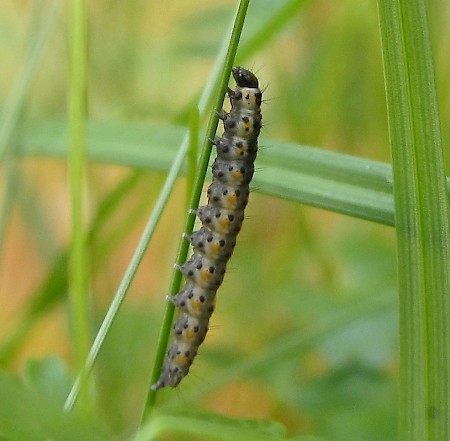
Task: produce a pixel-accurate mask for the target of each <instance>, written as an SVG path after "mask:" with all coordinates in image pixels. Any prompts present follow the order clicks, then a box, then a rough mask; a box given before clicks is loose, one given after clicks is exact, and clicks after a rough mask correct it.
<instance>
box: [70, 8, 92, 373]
mask: <svg viewBox="0 0 450 441" xmlns="http://www.w3.org/2000/svg"><path fill="white" fill-rule="evenodd" d="M70 26H71V35H70V44H71V52H70V59H71V71H70V91H69V144H70V147H69V158H68V159H69V187H70V199H71V221H72V222H71V245H70V256H69V301H70V307H71V309H70V314H71V325H72V331H73V342H74V351H75V359H76V364H77V366H78V368H80V367H81V366H82V364H83V361H84V359H85V358H86V354H87V353H88V350H89V344H90V337H89V334H90V332H89V314H88V309H89V307H88V299H89V296H88V286H89V284H88V265H87V248H86V241H85V231H84V198H83V187H84V184H85V170H84V169H85V162H86V111H87V12H86V3H85V0H73V1H72V2H71V23H70Z"/></svg>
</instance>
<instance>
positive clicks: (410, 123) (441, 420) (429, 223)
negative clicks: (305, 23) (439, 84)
mask: <svg viewBox="0 0 450 441" xmlns="http://www.w3.org/2000/svg"><path fill="white" fill-rule="evenodd" d="M378 7H379V13H380V27H381V36H382V48H383V60H384V71H385V85H386V96H387V104H388V116H389V133H390V142H391V149H392V159H393V172H394V199H395V218H396V227H397V238H398V278H399V295H400V357H401V367H400V433H399V435H400V436H399V439H400V440H401V441H438V440H439V441H442V440H448V439H450V429H449V424H450V403H449V393H450V390H449V389H450V366H449V348H450V321H449V320H448V317H449V316H450V275H449V271H450V229H449V205H448V197H447V186H446V180H445V175H444V161H443V151H442V144H441V136H440V121H439V114H438V108H437V100H436V88H435V82H434V72H433V62H432V53H431V45H430V40H429V31H428V24H427V23H428V21H427V14H426V7H425V2H424V1H422V0H407V1H406V0H397V1H390V0H379V2H378Z"/></svg>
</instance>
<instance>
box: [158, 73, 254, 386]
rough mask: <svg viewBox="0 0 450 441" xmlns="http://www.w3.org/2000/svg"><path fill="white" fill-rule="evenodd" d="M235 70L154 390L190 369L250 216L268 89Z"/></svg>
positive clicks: (174, 382)
mask: <svg viewBox="0 0 450 441" xmlns="http://www.w3.org/2000/svg"><path fill="white" fill-rule="evenodd" d="M232 74H233V77H234V79H235V81H236V89H234V90H233V89H230V88H228V96H229V98H230V103H231V110H230V112H229V113H227V112H225V111H224V110H222V111H221V112H219V113H218V115H219V118H220V119H221V120H222V122H223V127H224V133H223V135H222V136H221V137H218V138H215V139H213V140H211V142H212V143H213V144H214V145H215V146H216V148H217V158H216V160H215V162H214V165H213V168H212V171H213V181H212V183H211V185H210V186H209V188H208V191H207V196H208V203H207V205H205V206H203V207H200V208H199V209H198V210H196V211H195V214H196V215H197V216H198V218H199V219H200V221H201V222H202V225H203V226H202V227H201V228H200V230H198V231H196V232H194V233H192V234H191V235H185V236H184V237H185V239H187V240H189V242H190V243H191V245H192V247H193V249H194V252H193V254H192V256H191V257H190V259H189V260H187V261H186V262H185V263H184V264H183V265H178V266H176V268H177V269H178V270H179V271H181V272H182V274H183V275H184V277H185V279H186V285H185V286H184V288H183V289H182V290H181V291H180V292H179V293H178V294H176V295H174V296H173V297H169V298H168V300H169V301H170V302H172V303H173V304H174V305H175V306H176V307H177V308H178V309H179V311H180V312H179V314H178V317H177V319H176V321H175V323H174V325H173V337H172V343H171V345H170V347H169V349H168V351H167V357H166V360H165V362H164V366H163V368H162V371H161V376H160V378H159V380H158V381H157V382H156V383H155V384H154V385H153V386H152V387H151V389H152V390H157V389H160V388H162V387H166V386H171V387H175V386H177V385H178V384H179V383H180V381H181V380H182V379H183V378H184V377H185V376H186V375H187V374H188V373H189V369H190V367H191V364H192V362H193V361H194V358H195V356H196V355H197V351H198V348H199V346H200V344H201V343H202V342H203V340H204V339H205V336H206V333H207V331H208V325H209V319H210V317H211V314H212V313H213V311H214V306H215V301H216V293H217V289H218V288H219V286H220V285H221V283H222V280H223V278H224V275H225V270H226V265H227V262H228V260H229V258H230V257H231V255H232V254H233V250H234V247H235V244H236V236H237V234H238V233H239V231H240V229H241V225H242V222H243V220H244V209H245V207H246V205H247V202H248V196H249V187H248V185H249V183H250V181H251V179H252V177H253V172H254V170H255V167H254V164H253V163H254V161H255V158H256V155H257V151H258V135H259V132H260V130H261V121H262V117H261V109H260V107H261V101H262V91H261V89H260V88H259V85H258V79H257V78H256V76H255V75H254V74H253V73H252V72H249V71H248V70H245V69H243V68H242V67H234V68H233V69H232Z"/></svg>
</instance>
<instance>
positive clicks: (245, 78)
mask: <svg viewBox="0 0 450 441" xmlns="http://www.w3.org/2000/svg"><path fill="white" fill-rule="evenodd" d="M231 72H232V73H233V77H234V80H235V81H236V84H237V85H238V86H239V87H251V88H253V89H257V88H258V79H257V78H256V77H255V75H254V74H252V73H251V72H250V71H249V70H246V69H244V68H243V67H240V66H236V67H233V69H231Z"/></svg>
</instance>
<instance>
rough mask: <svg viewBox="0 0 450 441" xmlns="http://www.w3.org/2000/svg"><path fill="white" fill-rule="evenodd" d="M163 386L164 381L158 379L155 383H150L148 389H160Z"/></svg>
mask: <svg viewBox="0 0 450 441" xmlns="http://www.w3.org/2000/svg"><path fill="white" fill-rule="evenodd" d="M164 386H165V384H164V382H163V381H161V380H158V381H157V382H156V383H155V384H152V385H151V386H150V390H152V391H157V390H158V389H162V388H163V387H164Z"/></svg>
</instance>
